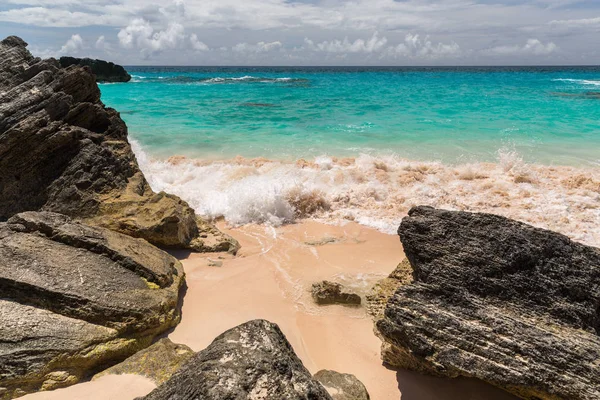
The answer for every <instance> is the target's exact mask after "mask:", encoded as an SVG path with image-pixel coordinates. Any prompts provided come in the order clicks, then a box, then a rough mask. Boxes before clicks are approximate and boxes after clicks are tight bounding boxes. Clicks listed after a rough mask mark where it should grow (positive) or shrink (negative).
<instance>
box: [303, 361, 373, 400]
mask: <svg viewBox="0 0 600 400" xmlns="http://www.w3.org/2000/svg"><path fill="white" fill-rule="evenodd" d="M313 378H315V379H316V380H317V381H319V382H320V383H321V384H322V385H323V386H324V387H325V389H327V391H328V392H329V394H330V395H331V397H332V398H333V400H369V399H370V397H369V392H367V388H366V387H365V385H363V383H362V382H361V381H359V380H358V379H357V378H356V377H355V376H354V375H352V374H342V373H340V372H336V371H329V370H326V369H322V370H321V371H319V372H317V373H316V374H315V375H314V376H313Z"/></svg>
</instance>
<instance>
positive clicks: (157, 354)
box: [93, 338, 195, 385]
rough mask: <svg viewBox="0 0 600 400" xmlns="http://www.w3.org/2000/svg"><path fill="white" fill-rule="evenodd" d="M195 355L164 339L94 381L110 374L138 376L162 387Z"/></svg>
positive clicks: (187, 349)
mask: <svg viewBox="0 0 600 400" xmlns="http://www.w3.org/2000/svg"><path fill="white" fill-rule="evenodd" d="M194 354H195V353H194V351H193V350H192V349H190V348H189V347H188V346H186V345H184V344H177V343H173V342H171V341H170V340H169V339H167V338H163V339H160V340H159V341H158V342H156V343H154V344H153V345H152V346H150V347H148V348H146V349H144V350H140V351H138V352H137V353H135V354H134V355H132V356H131V357H129V358H128V359H127V360H125V361H123V362H122V363H120V364H117V365H113V366H112V367H110V368H108V369H105V370H104V371H102V372H100V373H98V374H96V375H94V378H93V379H97V378H99V377H101V376H104V375H109V374H115V375H120V374H137V375H142V376H145V377H146V378H149V379H152V380H153V381H154V383H156V384H157V385H162V384H163V383H165V382H166V381H167V380H168V379H169V378H170V377H171V376H172V375H173V374H174V373H175V372H177V370H178V369H179V368H181V366H182V365H183V364H184V363H185V361H187V360H188V359H190V358H191V357H192V356H193V355H194Z"/></svg>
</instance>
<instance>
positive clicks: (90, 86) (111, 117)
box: [0, 36, 238, 251]
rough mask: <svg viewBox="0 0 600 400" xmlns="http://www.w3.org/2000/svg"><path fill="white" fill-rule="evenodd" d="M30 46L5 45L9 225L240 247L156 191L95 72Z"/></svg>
mask: <svg viewBox="0 0 600 400" xmlns="http://www.w3.org/2000/svg"><path fill="white" fill-rule="evenodd" d="M26 46H27V44H26V43H25V42H23V40H21V39H20V38H18V37H15V36H10V37H8V38H6V39H4V40H3V41H1V42H0V221H2V220H6V219H8V218H9V217H10V216H12V215H14V214H16V213H19V212H22V211H35V210H42V211H54V212H59V213H61V214H66V215H69V216H72V217H75V218H77V219H79V220H81V221H84V222H85V223H87V224H90V225H96V226H102V227H106V228H109V229H113V230H116V231H119V232H122V233H125V234H127V235H130V236H134V237H141V238H144V239H146V240H148V241H149V242H151V243H153V244H156V245H159V246H164V247H176V248H187V249H192V250H197V251H223V250H229V251H235V250H236V249H237V247H238V245H237V243H236V242H235V240H233V239H232V238H230V237H228V236H226V235H223V234H222V233H220V232H219V231H218V230H217V229H216V228H215V227H214V226H212V225H210V224H208V223H206V222H204V221H201V220H198V219H197V217H196V215H195V213H194V210H193V209H191V208H190V207H189V206H188V204H187V203H185V202H184V201H183V200H181V199H180V198H178V197H176V196H173V195H169V194H166V193H164V192H161V193H154V192H153V191H152V189H151V188H150V186H149V185H148V182H147V181H146V179H145V178H144V176H143V174H142V172H141V171H140V169H139V167H138V164H137V161H136V159H135V156H134V154H133V152H132V151H131V147H130V145H129V143H128V141H127V127H126V126H125V123H124V122H123V120H122V119H121V118H120V116H119V113H118V112H116V111H115V110H113V109H111V108H107V107H105V106H104V104H102V102H101V101H100V90H99V89H98V85H96V82H95V80H94V76H93V75H92V74H91V72H90V69H89V68H87V67H79V66H71V67H68V68H60V66H59V64H58V62H57V61H56V60H54V59H47V60H41V59H39V58H34V57H33V56H32V55H31V53H29V51H28V50H27V49H26Z"/></svg>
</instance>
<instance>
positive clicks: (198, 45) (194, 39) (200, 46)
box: [190, 33, 209, 51]
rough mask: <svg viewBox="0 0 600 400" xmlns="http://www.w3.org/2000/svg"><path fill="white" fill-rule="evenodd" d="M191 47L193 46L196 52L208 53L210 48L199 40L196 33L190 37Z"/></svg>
mask: <svg viewBox="0 0 600 400" xmlns="http://www.w3.org/2000/svg"><path fill="white" fill-rule="evenodd" d="M190 45H191V46H192V49H194V50H196V51H207V50H209V48H208V46H207V45H205V44H204V43H203V42H201V41H200V40H199V39H198V36H197V35H196V34H195V33H192V34H191V35H190Z"/></svg>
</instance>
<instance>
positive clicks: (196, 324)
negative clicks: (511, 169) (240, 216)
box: [23, 220, 513, 400]
mask: <svg viewBox="0 0 600 400" xmlns="http://www.w3.org/2000/svg"><path fill="white" fill-rule="evenodd" d="M219 228H220V229H222V230H223V231H224V232H226V233H228V234H231V235H233V236H234V237H235V238H236V239H237V240H239V241H240V242H241V244H242V247H241V249H240V251H239V253H238V254H237V255H236V256H232V255H228V254H223V253H213V254H200V253H192V254H188V253H186V252H173V254H174V255H175V256H177V257H178V258H180V259H181V261H182V263H183V266H184V270H185V272H186V282H187V285H188V289H187V292H186V295H185V297H184V298H183V308H182V320H181V322H180V323H179V325H177V326H176V327H175V329H174V330H173V331H172V332H171V333H170V334H169V335H168V337H169V339H171V340H172V341H173V342H174V343H181V344H185V345H188V346H190V347H191V348H192V349H193V350H194V351H199V350H202V349H204V348H205V347H206V346H208V345H209V344H210V343H211V342H212V340H213V339H214V338H215V337H216V336H218V335H219V334H221V333H222V332H223V331H225V330H227V329H229V328H231V327H233V326H236V325H238V324H240V323H243V322H246V321H248V320H251V319H256V318H264V319H267V320H270V321H273V322H274V323H276V324H278V325H279V326H280V328H281V330H282V331H283V333H284V334H285V335H286V337H287V339H288V340H289V342H290V343H291V344H292V346H293V348H294V350H295V352H296V353H297V354H298V357H299V358H300V359H301V360H302V362H303V363H304V365H305V366H306V367H307V368H308V370H309V371H310V372H311V373H313V374H314V373H316V372H317V371H319V370H321V369H332V370H335V371H338V372H343V373H351V374H354V375H355V376H356V377H357V378H358V379H359V380H360V381H361V382H362V383H363V384H364V385H365V386H366V387H367V390H368V391H369V393H370V396H371V399H373V400H388V399H394V398H396V399H399V398H400V396H401V393H402V398H403V399H409V400H410V399H418V398H428V399H435V400H458V399H461V398H464V397H465V393H469V394H471V395H475V394H476V395H477V396H478V397H477V398H486V399H490V400H511V399H513V397H512V396H510V395H509V394H507V393H505V392H503V391H501V390H500V389H497V388H494V387H492V386H490V385H487V384H485V383H483V382H480V381H475V380H469V379H443V378H435V377H431V376H425V375H421V374H418V373H415V372H410V371H404V370H403V371H395V370H392V369H388V368H387V367H385V366H384V365H383V364H382V361H381V358H380V346H381V341H380V339H379V338H378V337H377V336H375V334H374V330H373V329H374V325H373V320H372V317H371V316H370V315H368V314H367V312H366V308H365V306H364V305H363V306H361V307H359V308H351V307H345V306H340V305H332V306H317V305H316V304H314V302H313V300H312V298H311V296H310V293H309V289H310V285H311V284H312V283H314V282H317V281H320V280H323V279H328V280H334V281H337V282H340V283H343V284H345V285H346V286H348V287H351V288H352V290H353V291H356V292H357V293H359V294H360V295H361V296H363V299H364V295H365V294H366V293H368V291H369V289H370V287H372V286H373V285H374V284H375V283H376V282H377V281H378V280H380V279H382V278H384V277H386V276H387V275H388V274H389V273H390V272H391V271H392V270H393V269H394V268H395V267H396V265H397V264H398V263H399V262H400V261H401V260H402V259H403V258H404V255H403V251H402V246H401V244H400V241H399V239H398V237H397V236H396V235H388V234H384V233H381V232H378V231H376V230H374V229H371V228H367V227H364V226H361V225H359V224H356V223H348V224H347V225H346V226H344V227H340V226H334V225H324V224H321V223H319V222H316V221H312V220H302V221H299V222H297V223H294V224H288V225H283V226H280V227H268V226H263V225H246V226H243V227H239V228H227V227H226V226H225V224H224V223H221V224H219ZM217 265H220V266H217ZM130 385H131V386H130ZM115 387H118V388H120V390H119V391H118V393H116V392H117V390H114V389H115ZM153 387H154V384H153V383H152V382H151V381H149V380H147V379H146V378H143V377H140V376H137V375H119V376H117V375H109V376H105V377H103V378H100V379H98V380H94V381H91V382H84V383H80V384H77V385H74V386H71V387H68V388H65V389H59V390H57V391H53V392H40V393H36V394H32V395H27V396H25V397H23V399H24V400H29V399H31V400H55V399H59V398H77V394H78V393H83V392H85V393H86V394H87V397H86V398H89V399H93V400H102V399H105V398H106V393H109V392H110V393H115V397H111V398H112V399H114V400H131V399H133V398H134V397H135V396H139V395H143V394H145V393H146V392H145V391H147V392H150V391H151V390H152V389H153Z"/></svg>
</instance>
